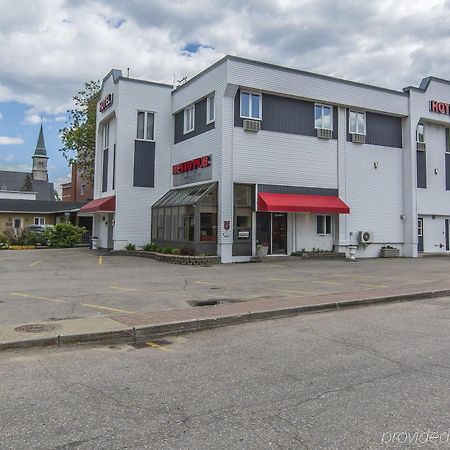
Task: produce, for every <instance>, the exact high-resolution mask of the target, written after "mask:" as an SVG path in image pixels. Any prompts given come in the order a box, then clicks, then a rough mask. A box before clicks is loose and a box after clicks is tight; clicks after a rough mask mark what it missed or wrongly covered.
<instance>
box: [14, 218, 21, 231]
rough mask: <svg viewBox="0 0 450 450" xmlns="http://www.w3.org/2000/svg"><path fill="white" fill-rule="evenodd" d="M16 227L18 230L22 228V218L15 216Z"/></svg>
mask: <svg viewBox="0 0 450 450" xmlns="http://www.w3.org/2000/svg"><path fill="white" fill-rule="evenodd" d="M14 228H15V229H16V230H18V229H19V228H22V219H20V218H14Z"/></svg>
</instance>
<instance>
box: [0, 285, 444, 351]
mask: <svg viewBox="0 0 450 450" xmlns="http://www.w3.org/2000/svg"><path fill="white" fill-rule="evenodd" d="M447 296H450V281H448V282H447V281H445V282H444V281H441V282H437V283H436V282H433V283H417V284H411V285H408V286H398V287H389V288H380V289H373V290H370V291H367V290H366V291H349V292H341V293H334V294H323V295H313V296H308V297H298V298H281V299H280V298H273V299H268V298H267V297H264V298H260V299H254V300H250V301H246V302H234V303H229V304H218V305H214V306H202V307H190V308H180V309H172V310H166V311H151V312H148V313H140V314H134V315H123V316H117V315H116V316H114V317H91V318H79V319H68V320H59V321H52V322H42V323H39V324H17V325H8V326H1V327H0V350H7V349H15V348H16V349H17V348H26V347H33V346H49V345H65V344H75V343H95V342H103V343H106V342H126V341H130V342H131V341H139V340H146V339H147V340H148V339H151V338H155V337H158V336H162V335H166V334H175V333H182V332H191V331H197V330H202V329H206V328H214V327H218V326H224V325H230V324H237V323H243V322H250V321H253V320H263V319H273V318H277V317H286V316H290V315H296V314H302V313H310V312H319V311H330V310H336V309H340V308H345V307H355V306H363V305H371V304H377V303H384V302H395V301H411V300H420V299H429V298H434V297H447Z"/></svg>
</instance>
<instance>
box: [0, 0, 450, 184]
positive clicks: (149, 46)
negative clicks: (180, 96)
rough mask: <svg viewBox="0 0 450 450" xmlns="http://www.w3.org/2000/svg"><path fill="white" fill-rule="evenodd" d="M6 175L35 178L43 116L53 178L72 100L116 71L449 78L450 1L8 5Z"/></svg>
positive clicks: (2, 5) (62, 164) (3, 23)
mask: <svg viewBox="0 0 450 450" xmlns="http://www.w3.org/2000/svg"><path fill="white" fill-rule="evenodd" d="M0 11H1V14H0V170H29V169H30V166H31V156H32V154H33V151H34V148H35V145H36V140H37V137H38V132H39V126H40V123H41V118H42V122H43V126H44V133H45V140H46V145H47V153H48V155H49V157H50V159H49V177H50V180H51V181H53V182H55V184H56V185H57V186H59V184H60V183H62V182H65V181H67V180H68V175H69V172H70V170H69V168H68V167H67V163H66V160H65V159H64V157H63V156H62V153H61V152H60V151H59V149H60V148H61V146H62V144H61V140H60V138H59V130H60V129H61V128H62V127H63V126H64V124H65V120H66V117H67V114H66V111H67V109H68V108H70V107H71V106H72V97H73V95H74V94H76V93H77V92H78V91H80V90H81V89H82V88H83V86H84V82H85V81H89V80H101V79H102V78H103V77H104V76H105V75H106V74H107V73H108V72H109V70H110V69H112V68H117V69H122V70H123V72H124V73H126V70H127V68H130V75H131V76H132V77H136V78H142V79H147V80H153V81H161V82H165V83H172V81H173V79H174V77H175V79H176V80H178V79H181V78H183V77H185V76H186V77H188V78H190V77H192V76H193V75H195V74H196V73H198V72H199V71H201V70H202V69H204V68H206V67H208V66H209V65H211V64H212V63H214V62H215V61H217V60H218V59H220V58H221V57H223V56H224V55H226V54H231V55H237V56H242V57H246V58H251V59H257V60H262V61H266V62H270V63H275V64H280V65H283V66H289V67H294V68H298V69H303V70H308V71H313V72H318V73H323V74H326V75H331V76H336V77H340V78H347V79H351V80H354V81H361V82H365V83H370V84H375V85H379V86H383V87H388V88H392V89H397V90H401V89H402V88H403V87H405V86H409V85H414V86H417V85H419V84H420V81H421V80H422V78H424V77H427V76H429V75H433V76H437V77H441V78H446V79H450V26H449V24H450V0H428V1H426V2H424V1H417V0H395V1H393V0H371V1H361V0H248V1H246V0H239V1H238V0H217V1H207V0H185V1H180V0H171V1H167V0H108V1H100V0H97V1H95V0H77V1H73V0H69V1H65V0H33V1H32V2H30V1H28V0H15V1H14V2H12V1H11V0H0Z"/></svg>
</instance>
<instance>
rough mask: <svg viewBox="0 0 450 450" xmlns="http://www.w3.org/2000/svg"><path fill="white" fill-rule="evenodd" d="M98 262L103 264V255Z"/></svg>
mask: <svg viewBox="0 0 450 450" xmlns="http://www.w3.org/2000/svg"><path fill="white" fill-rule="evenodd" d="M98 263H99V264H100V265H101V264H103V256H99V257H98Z"/></svg>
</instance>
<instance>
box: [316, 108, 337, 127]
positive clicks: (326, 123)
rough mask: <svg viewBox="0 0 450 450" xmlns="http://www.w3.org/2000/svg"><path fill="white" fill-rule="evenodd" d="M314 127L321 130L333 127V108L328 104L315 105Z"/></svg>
mask: <svg viewBox="0 0 450 450" xmlns="http://www.w3.org/2000/svg"><path fill="white" fill-rule="evenodd" d="M314 127H315V128H319V129H323V130H332V129H333V108H332V107H331V106H329V105H318V104H316V105H315V108H314Z"/></svg>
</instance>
